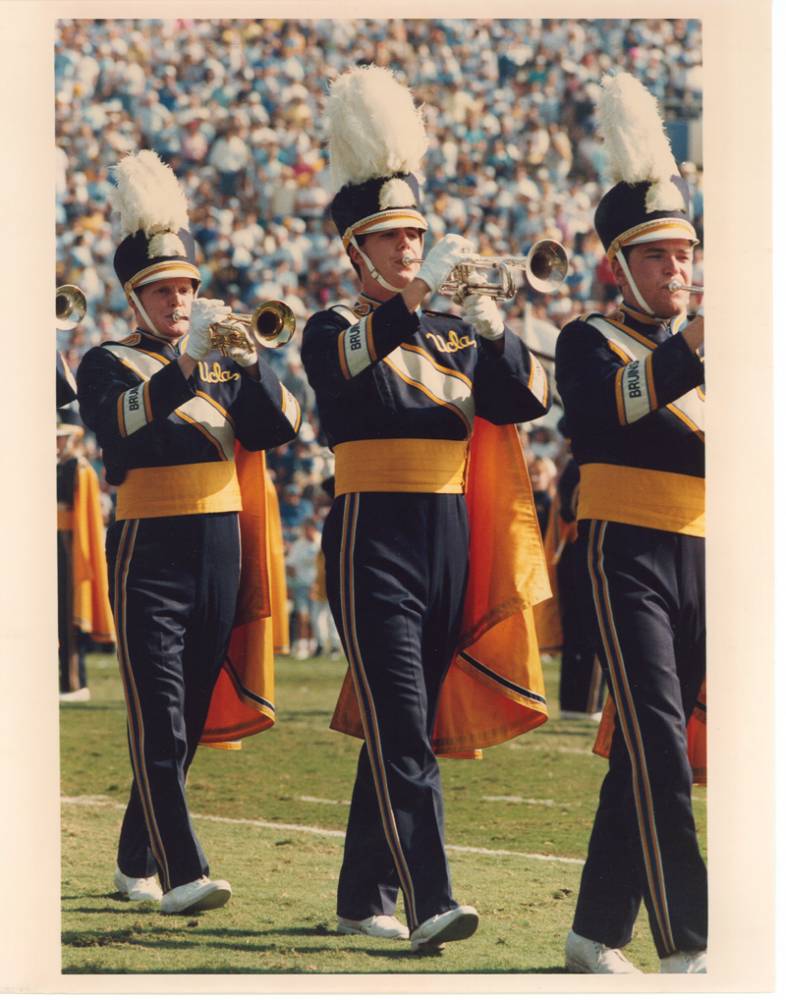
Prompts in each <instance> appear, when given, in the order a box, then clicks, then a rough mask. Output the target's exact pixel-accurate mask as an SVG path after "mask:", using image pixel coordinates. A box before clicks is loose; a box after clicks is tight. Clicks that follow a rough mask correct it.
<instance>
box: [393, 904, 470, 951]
mask: <svg viewBox="0 0 786 1000" xmlns="http://www.w3.org/2000/svg"><path fill="white" fill-rule="evenodd" d="M479 919H480V918H479V917H478V911H477V910H476V909H475V907H474V906H457V907H456V908H455V909H453V910H446V911H445V912H444V913H437V914H436V916H433V917H429V918H428V920H424V921H423V923H422V924H418V926H417V927H416V928H415V930H414V931H413V932H412V934H411V936H410V939H409V940H410V945H411V947H412V950H413V951H428V950H436V949H438V948H441V946H442V945H443V944H445V943H446V942H447V941H463V940H464V938H468V937H472V935H473V934H474V933H475V931H476V930H477V928H478V921H479Z"/></svg>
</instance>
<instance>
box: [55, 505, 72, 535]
mask: <svg viewBox="0 0 786 1000" xmlns="http://www.w3.org/2000/svg"><path fill="white" fill-rule="evenodd" d="M73 527H74V512H73V510H66V509H65V508H63V509H61V508H60V507H59V506H58V508H57V530H58V531H71V529H72V528H73Z"/></svg>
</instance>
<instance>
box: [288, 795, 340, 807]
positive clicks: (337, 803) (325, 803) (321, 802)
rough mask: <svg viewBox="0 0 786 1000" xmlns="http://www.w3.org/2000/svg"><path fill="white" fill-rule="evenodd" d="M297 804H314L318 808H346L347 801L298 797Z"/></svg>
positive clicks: (305, 796) (310, 796)
mask: <svg viewBox="0 0 786 1000" xmlns="http://www.w3.org/2000/svg"><path fill="white" fill-rule="evenodd" d="M297 801H298V802H316V804H317V805H320V806H348V805H349V804H350V802H349V800H348V799H318V798H316V797H315V796H313V795H298V796H297Z"/></svg>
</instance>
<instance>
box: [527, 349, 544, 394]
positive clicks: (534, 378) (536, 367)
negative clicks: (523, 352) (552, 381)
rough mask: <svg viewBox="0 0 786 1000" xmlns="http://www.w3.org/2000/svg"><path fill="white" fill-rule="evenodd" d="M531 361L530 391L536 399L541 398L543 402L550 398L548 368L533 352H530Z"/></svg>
mask: <svg viewBox="0 0 786 1000" xmlns="http://www.w3.org/2000/svg"><path fill="white" fill-rule="evenodd" d="M530 363H531V365H532V368H531V370H530V377H529V388H530V392H531V393H532V395H533V396H534V397H535V399H538V400H540V402H541V403H545V402H546V400H547V399H548V391H549V390H548V387H549V380H548V376H547V375H546V370H545V368H544V367H543V365H542V364H541V363H540V361H538V359H537V358H536V357H535V355H534V354H532V353H530Z"/></svg>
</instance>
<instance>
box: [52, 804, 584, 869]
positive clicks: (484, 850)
mask: <svg viewBox="0 0 786 1000" xmlns="http://www.w3.org/2000/svg"><path fill="white" fill-rule="evenodd" d="M60 801H61V803H62V804H63V805H67V806H77V807H82V806H98V807H100V808H104V809H118V810H120V809H125V805H123V803H121V802H115V801H114V799H110V798H109V797H108V796H107V795H76V796H67V795H63V796H61V798H60ZM191 815H192V817H193V818H194V819H200V820H209V821H210V822H211V823H227V824H230V825H232V826H252V827H256V828H257V829H262V830H285V831H288V832H291V833H311V834H314V835H315V836H317V837H336V838H340V839H341V840H343V839H344V831H343V830H326V829H325V828H324V827H321V826H301V825H300V824H298V823H273V822H270V821H269V820H265V819H234V818H232V817H231V816H210V815H208V814H207V813H191ZM445 846H446V847H447V849H448V850H449V851H455V852H456V853H457V854H482V855H485V856H486V857H493V858H502V857H504V858H525V859H526V860H528V861H552V862H554V861H556V862H559V863H561V864H565V865H583V864H584V860H583V858H563V857H560V856H559V855H556V854H530V853H527V852H525V851H506V850H503V849H494V848H490V847H465V846H463V845H461V844H446V845H445Z"/></svg>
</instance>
